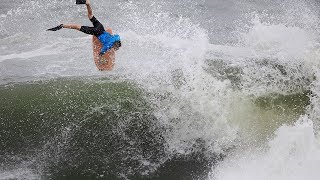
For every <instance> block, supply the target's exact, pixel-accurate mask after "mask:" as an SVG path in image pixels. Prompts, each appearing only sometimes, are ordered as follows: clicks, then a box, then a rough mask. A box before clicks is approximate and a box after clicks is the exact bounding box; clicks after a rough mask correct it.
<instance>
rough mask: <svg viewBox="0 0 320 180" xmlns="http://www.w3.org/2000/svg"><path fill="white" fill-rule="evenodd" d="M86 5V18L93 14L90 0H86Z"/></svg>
mask: <svg viewBox="0 0 320 180" xmlns="http://www.w3.org/2000/svg"><path fill="white" fill-rule="evenodd" d="M86 6H87V12H88V18H89V19H92V17H93V14H92V8H91V5H90V0H86Z"/></svg>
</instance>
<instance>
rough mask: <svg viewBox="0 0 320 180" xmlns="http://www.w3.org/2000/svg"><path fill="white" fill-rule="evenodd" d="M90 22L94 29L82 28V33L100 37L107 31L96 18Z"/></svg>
mask: <svg viewBox="0 0 320 180" xmlns="http://www.w3.org/2000/svg"><path fill="white" fill-rule="evenodd" d="M90 21H91V22H92V24H93V27H89V26H81V28H80V31H81V32H84V33H86V34H91V35H95V36H97V37H99V36H100V35H101V34H102V33H103V32H104V31H105V30H104V27H103V25H102V24H101V23H100V22H99V21H98V20H97V19H96V18H95V17H94V16H93V17H92V18H91V19H90Z"/></svg>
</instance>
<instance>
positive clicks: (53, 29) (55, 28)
mask: <svg viewBox="0 0 320 180" xmlns="http://www.w3.org/2000/svg"><path fill="white" fill-rule="evenodd" d="M62 28H63V24H60V25H59V26H57V27H54V28H50V29H47V31H58V30H60V29H62Z"/></svg>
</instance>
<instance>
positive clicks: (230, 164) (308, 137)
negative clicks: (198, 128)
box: [209, 116, 320, 180]
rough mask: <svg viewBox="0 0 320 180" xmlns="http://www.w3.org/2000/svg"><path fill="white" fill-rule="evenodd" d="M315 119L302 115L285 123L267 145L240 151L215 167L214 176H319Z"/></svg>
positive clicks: (294, 179)
mask: <svg viewBox="0 0 320 180" xmlns="http://www.w3.org/2000/svg"><path fill="white" fill-rule="evenodd" d="M313 128H314V127H313V123H312V120H310V119H309V118H308V117H307V116H302V117H301V118H300V119H299V120H298V121H297V122H296V123H295V124H294V125H293V126H288V125H283V126H281V127H280V128H279V129H278V130H277V131H276V133H275V137H274V138H273V139H272V140H270V141H269V143H268V147H267V148H266V149H255V150H247V151H245V152H244V151H242V152H241V151H239V152H237V153H236V154H235V155H234V156H232V157H230V158H228V159H226V160H225V161H224V162H222V163H220V164H219V165H218V166H217V168H215V169H213V170H212V173H211V174H210V177H209V179H215V180H229V179H230V180H233V179H239V180H242V179H243V180H248V179H259V180H269V179H273V180H286V179H290V180H301V179H308V180H317V179H319V177H320V171H319V167H320V139H319V137H316V136H315V132H314V130H313Z"/></svg>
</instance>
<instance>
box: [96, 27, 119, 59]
mask: <svg viewBox="0 0 320 180" xmlns="http://www.w3.org/2000/svg"><path fill="white" fill-rule="evenodd" d="M98 39H99V40H100V42H101V43H102V45H103V47H102V48H101V51H100V54H104V53H105V52H107V51H108V50H109V49H111V48H112V46H113V44H114V42H116V41H120V36H119V35H117V34H115V35H112V34H110V33H108V32H106V31H104V32H103V33H102V34H101V35H100V36H98Z"/></svg>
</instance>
